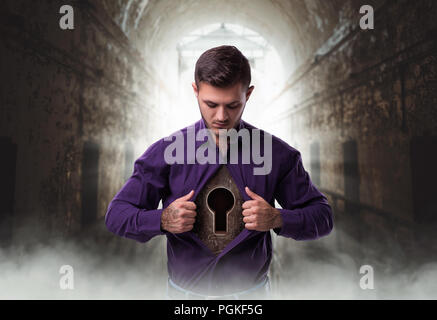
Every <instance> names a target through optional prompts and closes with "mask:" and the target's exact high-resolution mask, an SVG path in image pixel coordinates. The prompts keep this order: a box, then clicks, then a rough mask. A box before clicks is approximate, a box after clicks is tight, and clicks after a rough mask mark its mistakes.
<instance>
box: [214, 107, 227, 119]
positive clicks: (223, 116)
mask: <svg viewBox="0 0 437 320" xmlns="http://www.w3.org/2000/svg"><path fill="white" fill-rule="evenodd" d="M216 117H217V121H221V122H226V121H227V120H228V114H227V112H226V109H225V107H223V106H221V107H218V110H217V113H216Z"/></svg>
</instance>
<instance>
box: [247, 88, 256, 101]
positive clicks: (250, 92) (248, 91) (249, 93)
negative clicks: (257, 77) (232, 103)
mask: <svg viewBox="0 0 437 320" xmlns="http://www.w3.org/2000/svg"><path fill="white" fill-rule="evenodd" d="M253 89H255V86H253V85H252V86H250V87H249V88H248V89H247V91H246V101H247V100H249V97H250V95H251V94H252V91H253Z"/></svg>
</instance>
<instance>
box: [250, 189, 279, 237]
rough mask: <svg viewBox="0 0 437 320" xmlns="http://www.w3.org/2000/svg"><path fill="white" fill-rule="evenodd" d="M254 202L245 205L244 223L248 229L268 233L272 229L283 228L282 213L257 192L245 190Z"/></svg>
mask: <svg viewBox="0 0 437 320" xmlns="http://www.w3.org/2000/svg"><path fill="white" fill-rule="evenodd" d="M245 190H246V193H247V194H248V195H249V197H251V198H252V200H248V201H245V202H244V203H243V206H242V208H243V216H244V218H243V222H244V223H245V227H246V229H249V230H256V231H268V230H270V229H272V228H280V227H282V218H281V213H280V211H279V210H278V209H276V208H274V207H272V206H271V205H270V204H269V203H268V202H267V201H265V200H264V199H263V198H262V197H261V196H259V195H257V194H256V193H255V192H253V191H252V190H250V189H249V187H246V188H245Z"/></svg>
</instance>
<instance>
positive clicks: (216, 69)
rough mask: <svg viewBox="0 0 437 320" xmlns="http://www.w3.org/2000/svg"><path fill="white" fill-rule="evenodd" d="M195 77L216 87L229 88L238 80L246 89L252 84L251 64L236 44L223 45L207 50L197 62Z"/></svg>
mask: <svg viewBox="0 0 437 320" xmlns="http://www.w3.org/2000/svg"><path fill="white" fill-rule="evenodd" d="M194 79H195V82H196V86H197V88H199V84H200V82H206V83H208V84H210V85H212V86H214V87H219V88H227V87H230V86H233V85H235V84H236V83H238V82H241V83H242V88H243V89H246V90H247V88H248V87H249V85H250V81H251V75H250V65H249V61H248V60H247V58H246V57H245V56H244V55H243V54H242V53H241V51H240V50H238V49H237V48H236V47H235V46H229V45H223V46H219V47H214V48H211V49H208V50H206V51H205V52H204V53H202V54H201V56H200V57H199V59H198V60H197V62H196V68H195V71H194Z"/></svg>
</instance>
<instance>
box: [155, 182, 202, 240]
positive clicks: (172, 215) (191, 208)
mask: <svg viewBox="0 0 437 320" xmlns="http://www.w3.org/2000/svg"><path fill="white" fill-rule="evenodd" d="M193 194H194V190H191V191H190V193H188V194H186V195H185V196H183V197H180V198H178V199H176V200H175V201H173V202H172V203H170V205H169V206H168V207H167V208H165V209H164V210H163V211H162V215H161V229H163V230H167V231H169V232H171V233H182V232H187V231H190V230H191V229H193V225H194V222H195V221H196V219H195V217H196V204H195V203H194V202H193V201H189V200H190V199H191V197H192V196H193Z"/></svg>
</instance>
